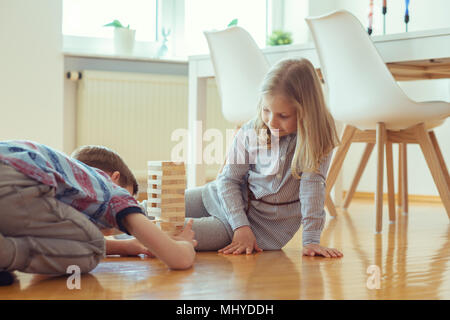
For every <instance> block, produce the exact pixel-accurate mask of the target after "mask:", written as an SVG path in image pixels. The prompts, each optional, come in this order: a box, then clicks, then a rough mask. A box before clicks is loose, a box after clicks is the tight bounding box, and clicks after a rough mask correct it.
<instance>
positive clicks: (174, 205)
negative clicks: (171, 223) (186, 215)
mask: <svg viewBox="0 0 450 320" xmlns="http://www.w3.org/2000/svg"><path fill="white" fill-rule="evenodd" d="M147 206H148V207H149V208H160V209H177V211H181V209H183V210H185V205H184V201H183V202H177V203H157V202H147Z"/></svg>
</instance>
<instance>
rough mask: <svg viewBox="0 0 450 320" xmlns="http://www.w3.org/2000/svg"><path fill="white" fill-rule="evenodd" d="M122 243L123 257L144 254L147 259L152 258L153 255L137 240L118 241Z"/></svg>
mask: <svg viewBox="0 0 450 320" xmlns="http://www.w3.org/2000/svg"><path fill="white" fill-rule="evenodd" d="M120 241H123V242H124V246H123V252H122V253H121V255H124V256H137V255H139V254H146V255H147V256H149V257H152V258H154V257H155V255H154V254H153V253H151V252H150V250H148V249H147V248H146V247H145V246H144V245H143V244H142V243H140V242H139V240H138V239H129V240H120Z"/></svg>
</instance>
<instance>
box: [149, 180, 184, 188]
mask: <svg viewBox="0 0 450 320" xmlns="http://www.w3.org/2000/svg"><path fill="white" fill-rule="evenodd" d="M147 183H148V185H149V186H151V185H154V184H155V185H157V186H158V188H159V186H173V185H178V186H184V187H186V180H185V179H151V178H149V179H148V181H147Z"/></svg>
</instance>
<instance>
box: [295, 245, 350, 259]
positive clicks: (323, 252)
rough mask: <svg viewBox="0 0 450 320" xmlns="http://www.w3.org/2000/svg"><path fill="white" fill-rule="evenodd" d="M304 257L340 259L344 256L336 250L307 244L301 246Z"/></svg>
mask: <svg viewBox="0 0 450 320" xmlns="http://www.w3.org/2000/svg"><path fill="white" fill-rule="evenodd" d="M303 255H304V256H311V257H314V256H317V255H318V256H324V257H326V258H341V257H343V256H344V255H343V254H342V253H341V252H340V251H339V250H337V249H334V248H327V247H322V246H321V245H319V244H315V243H309V244H307V245H304V246H303Z"/></svg>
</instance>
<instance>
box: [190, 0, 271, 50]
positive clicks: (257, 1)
mask: <svg viewBox="0 0 450 320" xmlns="http://www.w3.org/2000/svg"><path fill="white" fill-rule="evenodd" d="M267 10H268V8H267V1H266V0H226V1H224V0H185V37H186V39H185V43H186V46H187V48H186V51H187V54H188V55H192V54H202V53H208V52H209V50H208V45H207V42H206V39H205V36H204V35H203V31H205V30H213V29H216V30H221V29H225V28H226V27H227V25H228V23H229V22H231V21H232V20H233V19H238V25H239V26H241V27H243V28H245V29H246V30H247V31H248V32H249V33H250V34H251V35H252V37H253V38H254V39H255V41H256V43H257V44H258V45H259V46H260V47H265V44H266V37H267V36H266V33H267V31H266V28H267Z"/></svg>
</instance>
